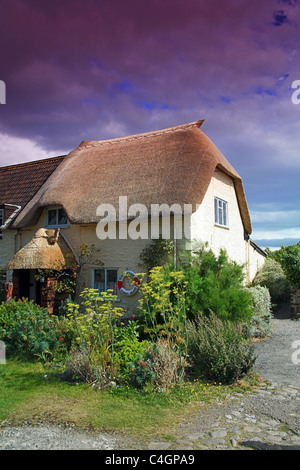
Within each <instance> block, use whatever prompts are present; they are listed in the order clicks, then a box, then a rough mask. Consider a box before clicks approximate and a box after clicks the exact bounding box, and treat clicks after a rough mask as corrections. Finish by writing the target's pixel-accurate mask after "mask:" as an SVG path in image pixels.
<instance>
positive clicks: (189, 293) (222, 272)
mask: <svg viewBox="0 0 300 470" xmlns="http://www.w3.org/2000/svg"><path fill="white" fill-rule="evenodd" d="M183 272H184V280H185V281H187V285H186V308H187V310H188V316H189V318H190V319H192V318H193V316H194V315H197V313H198V312H202V313H204V314H208V313H209V311H211V310H212V311H213V312H214V313H215V314H216V315H217V316H218V317H219V318H223V319H227V320H232V321H235V322H237V321H245V320H246V319H247V318H250V316H251V314H252V311H251V304H252V298H251V295H250V293H249V292H248V290H247V289H245V288H244V286H243V280H244V274H243V267H242V266H240V265H238V264H237V263H235V262H233V261H231V260H229V258H228V256H227V254H226V251H225V250H221V251H220V254H219V256H216V255H215V254H214V253H213V251H212V250H206V249H205V247H203V248H200V249H199V250H197V251H194V252H192V253H191V254H187V256H186V261H185V263H184V264H183Z"/></svg>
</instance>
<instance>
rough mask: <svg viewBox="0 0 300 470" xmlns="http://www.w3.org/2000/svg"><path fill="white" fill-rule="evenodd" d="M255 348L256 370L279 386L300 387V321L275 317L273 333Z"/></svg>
mask: <svg viewBox="0 0 300 470" xmlns="http://www.w3.org/2000/svg"><path fill="white" fill-rule="evenodd" d="M297 341H298V344H297V343H296V342H297ZM293 346H294V347H293ZM295 346H296V347H295ZM255 348H256V354H257V360H256V363H255V370H256V371H257V372H258V373H259V374H260V375H261V376H262V377H263V378H264V379H266V380H269V381H270V382H271V383H272V384H273V385H277V386H279V387H281V386H286V385H292V386H294V387H299V388H300V321H293V320H290V319H287V318H283V319H274V320H273V327H272V333H271V335H270V336H269V337H268V338H267V339H265V340H263V341H261V342H258V343H256V345H255ZM293 359H294V362H298V364H297V363H294V362H293Z"/></svg>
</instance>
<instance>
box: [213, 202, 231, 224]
mask: <svg viewBox="0 0 300 470" xmlns="http://www.w3.org/2000/svg"><path fill="white" fill-rule="evenodd" d="M215 223H216V224H218V225H223V226H225V227H228V202H226V201H223V199H220V198H218V197H215Z"/></svg>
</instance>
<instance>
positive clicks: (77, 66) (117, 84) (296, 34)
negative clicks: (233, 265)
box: [0, 0, 300, 246]
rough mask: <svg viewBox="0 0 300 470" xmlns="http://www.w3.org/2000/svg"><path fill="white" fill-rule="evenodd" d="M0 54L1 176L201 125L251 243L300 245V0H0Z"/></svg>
mask: <svg viewBox="0 0 300 470" xmlns="http://www.w3.org/2000/svg"><path fill="white" fill-rule="evenodd" d="M0 51H1V62H0V80H2V81H4V83H5V85H6V104H1V105H0V165H1V166H5V165H10V164H13V163H20V162H25V161H30V160H37V159H41V158H45V157H49V156H56V155H62V154H65V153H68V152H69V151H71V150H72V149H74V148H75V147H77V145H79V143H80V142H81V141H82V140H100V139H107V138H112V137H120V136H125V135H130V134H135V133H139V132H146V131H151V130H157V129H162V128H165V127H171V126H174V125H179V124H184V123H188V122H192V121H196V120H199V119H205V123H204V124H203V126H202V130H203V131H204V132H205V133H206V134H207V135H208V136H209V137H210V138H211V140H212V141H213V142H214V143H215V144H216V145H217V147H218V148H219V149H220V150H221V152H222V153H223V154H224V155H225V156H226V158H227V159H228V160H229V161H230V162H231V164H232V165H233V166H234V167H235V169H236V170H237V171H238V172H239V173H240V175H241V176H242V178H243V181H244V186H245V191H246V196H247V201H248V205H249V209H250V213H251V218H252V225H253V234H252V238H253V239H254V240H255V241H257V242H259V243H261V244H262V246H276V244H277V245H278V244H279V245H280V244H282V243H283V240H284V239H287V240H285V242H284V243H290V242H292V243H295V242H297V241H298V240H299V239H300V205H299V201H300V104H294V103H293V102H292V95H293V93H296V92H297V90H294V89H293V88H292V84H293V82H294V81H296V80H299V81H300V0H263V1H262V0H184V1H183V0H1V2H0ZM299 85H300V82H299ZM299 97H300V90H299ZM0 101H1V95H0ZM294 101H295V102H297V101H298V100H294ZM299 101H300V100H299ZM265 240H267V241H265Z"/></svg>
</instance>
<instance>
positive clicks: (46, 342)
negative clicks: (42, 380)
mask: <svg viewBox="0 0 300 470" xmlns="http://www.w3.org/2000/svg"><path fill="white" fill-rule="evenodd" d="M65 335H66V325H65V324H61V323H60V320H59V318H58V317H56V316H50V315H49V313H48V310H47V309H45V308H42V307H39V306H38V305H35V304H34V303H33V302H32V301H28V300H27V299H22V300H17V301H16V300H11V301H10V302H8V303H2V304H1V305H0V339H1V340H2V341H4V343H5V345H6V351H7V354H8V355H14V354H16V355H23V356H26V357H27V358H28V359H33V358H37V357H39V358H40V359H42V360H43V361H45V360H51V359H53V358H54V357H55V355H56V354H63V353H64V352H65V351H66V343H65Z"/></svg>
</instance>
